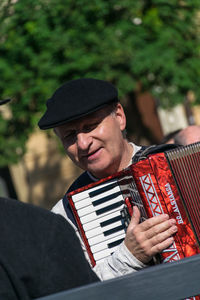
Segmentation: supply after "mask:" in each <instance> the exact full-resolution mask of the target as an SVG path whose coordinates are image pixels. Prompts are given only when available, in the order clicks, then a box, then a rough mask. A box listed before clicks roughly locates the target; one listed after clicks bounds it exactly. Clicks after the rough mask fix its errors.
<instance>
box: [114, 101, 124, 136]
mask: <svg viewBox="0 0 200 300" xmlns="http://www.w3.org/2000/svg"><path fill="white" fill-rule="evenodd" d="M115 116H116V118H117V121H118V123H119V126H120V129H121V131H123V130H124V129H125V128H126V115H125V112H124V109H123V107H122V105H121V104H120V103H118V104H117V106H116V109H115Z"/></svg>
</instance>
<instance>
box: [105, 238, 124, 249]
mask: <svg viewBox="0 0 200 300" xmlns="http://www.w3.org/2000/svg"><path fill="white" fill-rule="evenodd" d="M123 240H124V238H123V239H119V240H117V241H114V242H112V243H110V244H108V248H113V247H115V246H117V245H119V244H121V243H122V242H123Z"/></svg>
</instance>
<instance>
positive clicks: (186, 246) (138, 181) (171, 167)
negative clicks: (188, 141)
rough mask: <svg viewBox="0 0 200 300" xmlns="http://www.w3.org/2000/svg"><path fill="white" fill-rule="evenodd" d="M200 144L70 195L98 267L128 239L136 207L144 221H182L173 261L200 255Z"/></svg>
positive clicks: (167, 254) (169, 256) (168, 257)
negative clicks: (158, 217) (162, 217)
mask: <svg viewBox="0 0 200 300" xmlns="http://www.w3.org/2000/svg"><path fill="white" fill-rule="evenodd" d="M199 195H200V143H195V144H192V145H188V146H185V147H178V148H175V149H172V150H168V151H165V152H162V153H156V154H151V155H148V156H147V158H144V159H142V160H140V161H139V162H137V163H134V164H132V165H131V166H129V167H128V168H127V169H125V170H123V171H121V172H118V173H117V174H114V175H112V176H109V177H107V178H104V179H101V180H99V181H98V182H95V183H93V184H89V185H88V186H85V187H83V188H80V189H78V190H75V191H73V192H71V193H69V194H68V199H69V202H70V205H71V208H72V210H73V213H74V216H75V219H76V221H77V224H78V227H79V230H80V233H81V235H82V238H83V241H84V243H85V246H86V249H87V252H88V254H89V257H90V260H91V263H92V265H93V266H95V264H96V263H97V262H98V261H101V260H103V259H104V258H105V257H107V256H109V255H111V254H112V253H113V252H114V251H115V249H116V247H117V245H118V244H120V243H121V242H122V241H123V239H124V237H125V234H126V228H127V226H128V221H127V220H128V219H129V218H130V215H131V211H132V206H133V205H137V206H138V207H139V209H140V211H141V221H143V220H145V219H146V218H150V217H152V216H156V215H160V214H163V213H166V214H168V215H169V216H170V218H174V219H176V221H177V227H178V232H177V233H176V234H175V236H174V243H173V244H172V245H171V246H170V247H169V248H168V249H166V250H164V251H163V252H162V253H161V257H162V260H163V261H164V262H171V261H176V260H179V259H182V258H184V257H188V256H192V255H195V254H198V253H200V247H199V245H200V243H199V242H200V201H199V200H200V196H199Z"/></svg>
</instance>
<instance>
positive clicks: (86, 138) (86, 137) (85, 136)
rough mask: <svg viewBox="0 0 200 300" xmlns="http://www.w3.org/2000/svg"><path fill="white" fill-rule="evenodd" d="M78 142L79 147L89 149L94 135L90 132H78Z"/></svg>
mask: <svg viewBox="0 0 200 300" xmlns="http://www.w3.org/2000/svg"><path fill="white" fill-rule="evenodd" d="M76 142H77V146H78V148H79V149H81V150H87V149H88V148H89V146H90V145H91V143H92V137H91V136H90V133H85V132H79V133H78V134H77V139H76Z"/></svg>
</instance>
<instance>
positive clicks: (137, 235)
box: [124, 206, 177, 263]
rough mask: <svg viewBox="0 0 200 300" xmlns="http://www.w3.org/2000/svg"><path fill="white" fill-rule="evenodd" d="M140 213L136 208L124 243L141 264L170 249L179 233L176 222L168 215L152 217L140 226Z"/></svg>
mask: <svg viewBox="0 0 200 300" xmlns="http://www.w3.org/2000/svg"><path fill="white" fill-rule="evenodd" d="M139 221H140V211H139V209H138V208H137V207H136V206H134V207H133V215H132V218H131V222H130V224H129V226H128V228H127V232H126V237H125V240H124V243H125V245H126V247H127V248H128V249H129V251H130V252H131V253H132V254H133V255H134V256H135V257H136V258H137V259H138V260H139V261H141V262H143V263H148V262H149V261H150V260H151V258H152V257H153V256H154V255H155V254H157V253H160V252H161V251H163V250H164V249H166V248H168V247H169V246H170V245H171V244H172V243H173V241H174V239H173V237H172V235H173V234H175V233H176V232H177V226H176V225H175V224H176V221H175V220H174V219H169V216H168V215H166V214H163V215H160V216H156V217H152V218H150V219H147V220H146V221H144V222H142V223H140V224H139Z"/></svg>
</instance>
